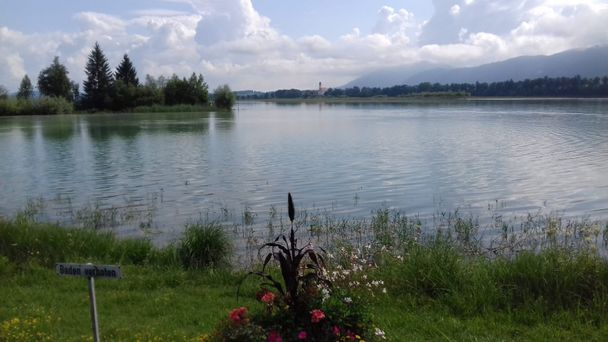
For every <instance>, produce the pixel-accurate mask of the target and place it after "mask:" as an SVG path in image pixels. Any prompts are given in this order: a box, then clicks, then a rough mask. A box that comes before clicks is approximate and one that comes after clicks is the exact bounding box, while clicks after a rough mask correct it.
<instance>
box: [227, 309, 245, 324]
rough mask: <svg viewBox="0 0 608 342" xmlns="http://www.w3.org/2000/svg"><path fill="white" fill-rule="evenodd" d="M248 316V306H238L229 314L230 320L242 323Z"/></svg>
mask: <svg viewBox="0 0 608 342" xmlns="http://www.w3.org/2000/svg"><path fill="white" fill-rule="evenodd" d="M246 316H247V308H246V307H240V308H236V309H234V310H232V311H230V315H229V317H230V320H231V321H232V323H234V324H241V323H243V322H245V320H246V319H247V317H246Z"/></svg>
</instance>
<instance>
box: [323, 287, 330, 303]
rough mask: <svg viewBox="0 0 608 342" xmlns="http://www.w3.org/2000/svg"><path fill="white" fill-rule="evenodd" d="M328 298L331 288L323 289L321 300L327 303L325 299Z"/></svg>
mask: <svg viewBox="0 0 608 342" xmlns="http://www.w3.org/2000/svg"><path fill="white" fill-rule="evenodd" d="M328 299H329V290H328V289H326V288H323V289H322V290H321V302H323V303H325V301H326V300H328Z"/></svg>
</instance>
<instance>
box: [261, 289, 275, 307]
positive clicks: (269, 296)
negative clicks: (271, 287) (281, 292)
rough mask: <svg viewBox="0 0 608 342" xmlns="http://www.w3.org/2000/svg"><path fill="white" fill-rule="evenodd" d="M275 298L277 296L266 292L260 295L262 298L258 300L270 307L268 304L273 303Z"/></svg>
mask: <svg viewBox="0 0 608 342" xmlns="http://www.w3.org/2000/svg"><path fill="white" fill-rule="evenodd" d="M276 297H277V296H276V295H275V294H274V293H272V292H270V291H268V292H266V293H264V295H262V298H260V300H261V301H262V302H264V303H266V304H268V305H270V304H272V302H274V300H275V298H276Z"/></svg>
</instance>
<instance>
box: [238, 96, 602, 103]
mask: <svg viewBox="0 0 608 342" xmlns="http://www.w3.org/2000/svg"><path fill="white" fill-rule="evenodd" d="M463 101H467V102H484V101H488V102H489V101H493V102H494V101H496V102H499V101H521V102H533V101H556V102H557V101H597V102H608V98H605V97H593V98H591V97H495V96H492V97H490V96H488V97H480V96H404V97H339V98H338V97H333V98H332V97H315V98H296V99H239V100H238V101H237V102H238V103H254V102H266V103H276V104H350V103H353V104H358V103H362V104H366V103H369V104H385V103H386V104H411V103H413V104H418V103H425V104H432V103H437V102H440V103H450V102H463Z"/></svg>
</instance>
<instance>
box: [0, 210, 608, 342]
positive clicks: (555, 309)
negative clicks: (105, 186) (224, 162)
mask: <svg viewBox="0 0 608 342" xmlns="http://www.w3.org/2000/svg"><path fill="white" fill-rule="evenodd" d="M450 220H453V222H454V225H453V226H454V227H458V228H457V229H455V231H454V232H453V233H449V232H445V231H444V232H443V233H442V234H438V235H435V236H434V238H426V239H421V238H420V236H419V235H418V230H417V227H418V223H419V222H417V221H416V220H409V219H408V220H406V219H405V218H404V217H398V216H393V217H391V216H390V215H388V212H386V211H380V212H378V213H377V214H376V215H375V217H374V218H373V219H372V220H371V222H370V228H369V229H370V231H372V234H374V233H373V232H374V231H375V234H377V235H378V238H379V240H381V241H383V242H384V243H388V242H391V241H392V242H394V243H393V244H392V247H391V248H392V250H391V251H390V252H389V253H385V254H382V253H377V252H374V254H373V256H372V258H374V260H376V263H377V265H378V266H377V267H375V268H371V269H366V270H365V271H364V275H365V276H366V277H367V276H369V277H370V278H373V279H382V280H383V281H384V284H385V285H384V286H385V287H386V288H387V293H386V294H381V293H378V294H377V295H376V296H375V297H373V298H372V297H370V298H369V304H370V309H371V311H372V313H373V316H374V321H375V323H376V324H377V325H378V326H379V327H380V328H382V329H383V330H385V331H386V334H387V336H388V338H389V340H393V341H407V340H437V341H527V340H539V341H544V340H560V341H574V340H580V341H604V340H607V339H608V324H607V323H608V288H607V287H608V263H607V262H606V260H605V259H603V258H602V257H600V256H599V254H598V253H597V252H596V251H594V250H593V249H585V248H575V249H568V248H562V247H559V246H549V247H548V248H545V249H542V250H539V251H536V252H525V251H520V252H516V253H512V254H504V255H496V256H494V257H488V256H487V255H484V254H480V253H478V250H476V248H475V241H474V239H472V238H471V236H474V235H475V234H474V230H475V228H474V225H475V224H474V221H472V220H468V219H466V218H462V217H459V216H457V215H456V216H454V217H451V218H450ZM550 222H554V221H550ZM551 225H554V223H550V226H551ZM188 231H190V233H186V234H185V235H184V238H183V239H182V240H181V241H180V242H177V243H176V244H175V245H173V246H169V247H166V248H163V249H159V248H157V247H154V246H152V245H151V244H150V243H149V242H148V241H145V240H119V239H116V238H115V237H114V236H112V235H111V234H109V233H103V232H99V231H93V230H73V229H65V228H61V227H57V226H53V225H46V224H35V223H31V222H28V221H27V220H21V221H20V222H15V221H0V341H29V340H32V341H34V340H37V341H40V340H45V338H47V340H51V341H58V340H60V341H80V340H83V339H87V338H88V339H90V320H89V311H88V310H89V309H88V294H87V284H86V280H85V279H83V278H71V277H60V276H58V275H56V274H55V272H54V270H53V265H54V263H55V262H85V261H90V262H100V263H113V264H114V263H118V264H121V265H122V270H123V279H121V280H107V279H99V280H98V281H97V282H96V289H97V296H98V311H99V316H100V326H101V334H102V338H104V339H106V340H113V341H134V340H138V339H139V340H142V341H154V340H161V341H180V340H194V339H196V338H198V337H200V336H201V335H204V334H207V333H210V332H211V331H212V330H213V328H214V327H215V326H216V324H217V323H218V322H219V321H220V320H221V319H223V318H224V317H226V315H227V314H228V312H229V311H230V310H231V309H232V308H234V307H237V306H248V307H250V308H253V309H254V310H255V309H257V310H262V309H263V308H261V307H259V306H260V304H259V303H257V302H255V301H254V299H253V298H254V293H255V291H256V290H257V284H258V282H257V279H256V278H255V277H249V278H247V281H246V282H245V283H244V285H243V287H242V289H241V296H240V298H239V299H237V297H236V290H237V287H238V284H239V283H240V281H241V279H243V276H244V275H245V270H242V269H235V268H233V269H231V268H227V267H220V268H218V267H217V266H218V265H220V264H223V262H219V261H217V260H216V261H213V262H209V261H208V260H209V259H208V258H209V257H211V256H213V257H215V256H216V255H220V256H226V255H227V254H226V253H228V252H227V251H228V250H229V249H226V250H224V249H223V248H225V247H227V246H228V244H225V245H224V243H223V242H221V241H224V240H222V239H221V238H217V236H216V235H217V234H218V231H221V228H220V227H219V226H217V225H193V226H191V227H190V228H189V230H188ZM583 231H584V230H583ZM394 234H397V235H394ZM396 236H400V237H396ZM224 238H225V237H224ZM414 240H417V241H418V242H413V241H414ZM205 241H206V242H205ZM209 241H211V242H209ZM404 241H405V242H407V241H409V243H405V242H404ZM396 242H399V243H396ZM535 246H536V245H535ZM214 248H219V249H220V250H221V251H220V252H213V253H207V254H203V255H201V256H196V253H198V252H201V251H211V250H214V251H215V249H214ZM184 249H185V250H187V251H189V253H186V255H188V256H189V257H188V258H183V257H181V256H183V254H181V253H180V252H179V251H180V250H184ZM193 255H194V256H195V259H196V260H197V261H194V264H195V265H197V267H196V268H192V267H191V265H192V264H190V263H185V262H184V260H191V259H189V258H190V257H192V256H193ZM211 266H213V267H211Z"/></svg>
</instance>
